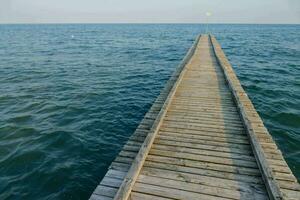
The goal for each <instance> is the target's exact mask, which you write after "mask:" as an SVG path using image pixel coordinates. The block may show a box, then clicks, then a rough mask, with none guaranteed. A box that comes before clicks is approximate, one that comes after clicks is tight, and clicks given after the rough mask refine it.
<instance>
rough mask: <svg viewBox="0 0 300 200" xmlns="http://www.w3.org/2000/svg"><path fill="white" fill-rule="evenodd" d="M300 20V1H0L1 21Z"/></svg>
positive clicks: (293, 21) (254, 21)
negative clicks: (210, 13) (208, 16)
mask: <svg viewBox="0 0 300 200" xmlns="http://www.w3.org/2000/svg"><path fill="white" fill-rule="evenodd" d="M207 11H210V12H212V13H213V15H212V16H211V17H210V19H209V21H210V22H212V23H297V24H299V23H300V0H150V1H149V0H0V23H203V22H205V13H206V12H207Z"/></svg>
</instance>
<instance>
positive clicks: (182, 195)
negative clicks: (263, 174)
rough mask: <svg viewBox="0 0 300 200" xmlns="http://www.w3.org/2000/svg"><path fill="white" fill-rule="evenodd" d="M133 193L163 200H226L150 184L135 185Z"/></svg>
mask: <svg viewBox="0 0 300 200" xmlns="http://www.w3.org/2000/svg"><path fill="white" fill-rule="evenodd" d="M133 191H135V192H140V193H146V194H152V195H156V196H160V197H165V198H173V199H182V200H199V199H207V200H218V199H220V200H221V199H222V200H224V199H226V198H221V197H216V196H210V195H204V194H199V193H194V192H188V191H184V190H177V189H173V188H167V187H161V186H155V185H150V184H143V183H136V184H135V185H134V188H133Z"/></svg>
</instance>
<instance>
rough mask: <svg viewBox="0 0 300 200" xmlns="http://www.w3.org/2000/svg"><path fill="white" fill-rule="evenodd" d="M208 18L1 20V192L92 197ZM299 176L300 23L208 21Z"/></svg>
mask: <svg viewBox="0 0 300 200" xmlns="http://www.w3.org/2000/svg"><path fill="white" fill-rule="evenodd" d="M204 29H205V26H204V25H130V24H123V25H117V24H115V25H108V24H107V25H97V24H89V25H83V24H82V25H79V24H78V25H0V83H1V85H0V115H1V118H0V199H25V200H26V199H87V198H88V197H89V195H90V194H91V193H92V191H93V190H94V188H95V187H96V185H97V184H98V183H99V181H100V180H101V178H102V177H103V176H104V174H105V173H106V170H107V167H108V166H109V164H110V162H111V161H112V160H113V159H114V157H115V156H116V155H117V153H118V151H119V150H120V149H121V147H122V145H123V144H124V143H125V142H126V140H127V139H128V137H129V136H130V135H131V134H132V133H133V131H134V130H135V128H136V126H137V125H138V123H139V121H140V120H141V119H142V118H143V115H144V114H145V113H146V112H147V110H148V109H149V108H150V106H151V104H152V102H153V101H154V100H155V98H156V96H157V95H158V94H159V91H160V90H161V89H162V88H163V86H164V84H165V83H166V81H167V80H168V78H169V77H170V75H171V73H172V72H173V71H174V69H175V67H176V66H177V65H178V64H179V62H180V61H181V59H182V58H183V56H184V55H185V53H186V52H187V50H188V49H189V48H190V46H191V45H192V43H193V41H194V39H195V37H196V36H197V34H199V33H203V32H204ZM209 29H210V32H212V33H213V34H214V35H215V36H216V37H217V39H218V40H219V42H220V43H221V45H222V47H223V49H224V51H225V53H226V54H227V56H228V58H229V60H230V61H231V63H232V65H233V67H234V69H235V70H236V73H237V75H238V77H239V78H240V80H241V82H242V85H243V87H244V88H245V89H246V91H247V93H248V94H249V96H250V98H251V100H252V101H253V103H254V104H255V107H256V108H257V110H258V112H259V114H260V115H261V116H262V118H263V120H264V122H265V124H266V126H267V128H268V129H269V131H270V132H271V134H272V136H273V138H274V139H275V141H276V142H277V144H278V145H279V147H280V149H281V150H282V152H283V154H284V156H285V158H286V159H287V161H288V164H289V165H290V167H291V168H292V170H293V172H294V173H295V175H296V176H297V177H298V180H299V179H300V26H299V25H211V26H210V28H209Z"/></svg>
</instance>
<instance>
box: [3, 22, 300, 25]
mask: <svg viewBox="0 0 300 200" xmlns="http://www.w3.org/2000/svg"><path fill="white" fill-rule="evenodd" d="M48 24H49V25H51V24H52V25H55V24H56V25H60V24H61V25H64V24H116V25H118V24H120V25H121V24H137V25H139V24H140V25H143V24H166V25H167V24H182V25H184V24H187V25H189V24H190V25H192V24H194V25H197V24H199V25H200V24H211V25H226V24H227V25H300V22H299V23H239V22H229V23H214V22H211V23H205V22H203V23H195V22H28V23H27V22H26V23H23V22H21V23H19V22H12V23H11V22H9V23H6V22H0V25H48Z"/></svg>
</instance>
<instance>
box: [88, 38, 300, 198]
mask: <svg viewBox="0 0 300 200" xmlns="http://www.w3.org/2000/svg"><path fill="white" fill-rule="evenodd" d="M90 199H91V200H113V199H114V200H125V199H132V200H134V199H141V200H150V199H151V200H153V199H157V200H168V199H186V200H193V199H204V200H210V199H258V200H260V199H295V200H296V199H297V200H299V199H300V185H299V183H298V182H297V180H296V178H295V177H294V175H293V174H292V172H291V170H290V168H289V167H288V165H287V164H286V162H285V160H284V158H283V156H282V154H281V152H280V150H279V149H278V147H277V146H276V144H275V142H274V141H273V139H272V137H271V136H270V134H269V133H268V131H267V129H266V128H265V127H264V125H263V122H262V120H261V118H260V117H259V115H258V114H257V112H256V110H255V108H254V106H253V105H252V103H251V101H250V100H249V98H248V96H247V94H246V93H245V91H244V90H243V88H242V87H241V84H240V82H239V80H238V78H237V77H236V75H235V73H234V71H233V69H232V67H231V65H230V63H229V62H228V60H227V59H226V56H225V54H224V53H223V51H222V49H221V47H220V45H219V44H218V42H217V41H216V39H215V38H214V37H213V36H211V35H202V36H201V37H200V36H199V37H198V38H197V40H196V41H195V43H194V45H193V46H192V48H191V49H190V50H189V52H188V54H187V55H186V57H185V58H184V60H183V62H182V64H181V65H180V66H179V67H178V68H177V70H176V71H175V72H174V74H173V75H172V77H171V79H170V80H169V82H168V83H167V85H166V87H165V88H164V90H163V91H162V92H161V94H160V95H159V97H158V98H157V100H156V101H155V103H154V104H153V106H152V107H151V109H150V110H149V112H148V113H147V114H146V115H145V117H144V119H143V120H142V122H141V123H140V125H139V126H138V128H137V129H136V131H135V133H134V134H133V135H132V136H131V138H130V139H129V141H128V142H127V144H126V145H125V146H124V148H123V150H122V151H121V152H120V154H119V155H118V157H117V158H116V159H115V160H114V161H113V163H112V164H111V166H110V168H109V170H108V172H107V174H106V176H105V177H104V178H103V180H102V181H101V182H100V184H99V185H98V186H97V188H96V189H95V191H94V193H93V194H92V196H91V198H90Z"/></svg>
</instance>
